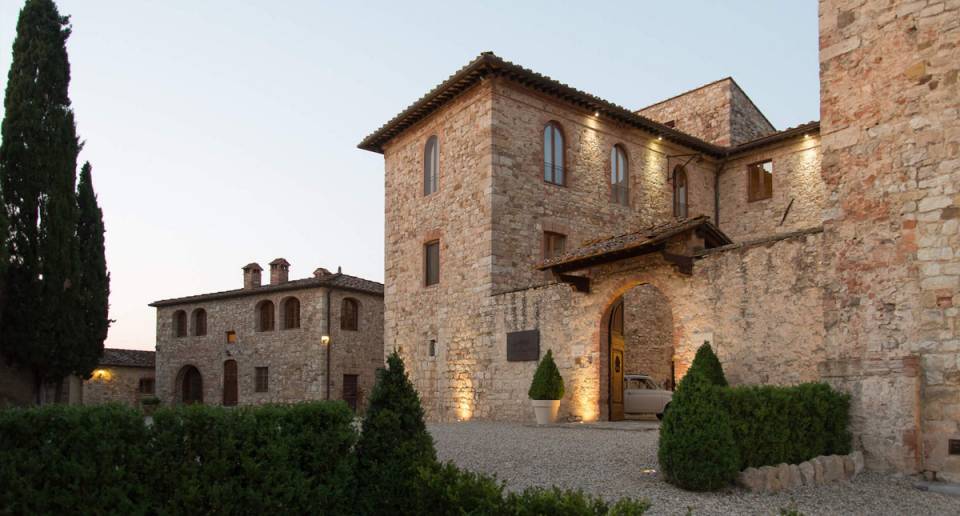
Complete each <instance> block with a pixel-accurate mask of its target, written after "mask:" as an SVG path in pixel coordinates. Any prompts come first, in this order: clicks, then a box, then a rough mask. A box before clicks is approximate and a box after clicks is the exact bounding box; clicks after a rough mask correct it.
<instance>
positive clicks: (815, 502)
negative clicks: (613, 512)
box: [428, 422, 960, 516]
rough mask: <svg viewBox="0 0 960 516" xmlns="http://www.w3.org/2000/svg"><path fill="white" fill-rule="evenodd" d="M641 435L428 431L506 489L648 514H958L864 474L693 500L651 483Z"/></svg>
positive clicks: (647, 434) (444, 450)
mask: <svg viewBox="0 0 960 516" xmlns="http://www.w3.org/2000/svg"><path fill="white" fill-rule="evenodd" d="M637 425H638V426H637V427H638V428H640V427H644V428H646V429H647V430H644V431H636V430H622V429H603V428H589V426H588V425H571V427H572V428H565V427H563V428H561V427H547V428H537V427H534V426H525V425H520V424H513V423H486V422H469V423H449V424H447V423H444V424H431V425H428V426H429V430H430V433H431V434H433V439H434V442H435V444H436V448H437V454H438V455H439V457H440V459H441V460H444V461H448V460H449V461H453V462H454V463H456V464H457V465H459V466H461V467H463V468H466V469H470V470H474V471H479V472H484V473H492V474H496V476H497V478H499V479H501V480H503V481H505V482H506V483H507V487H508V488H510V489H523V488H524V487H528V486H544V487H549V486H551V485H557V486H560V487H564V488H574V489H575V488H581V489H583V490H584V491H587V492H590V493H593V494H597V495H601V496H603V497H604V498H610V499H616V498H620V497H623V496H632V497H637V498H647V499H649V500H650V501H651V502H652V503H653V507H652V510H651V513H652V514H687V511H688V508H689V509H690V510H691V511H692V514H765V515H771V514H778V513H779V510H780V508H784V507H790V508H795V509H797V510H799V511H801V512H802V513H804V514H806V515H808V516H812V515H816V514H830V515H835V514H871V515H874V514H891V515H893V514H896V515H903V514H911V515H917V516H919V515H928V514H937V515H939V514H944V515H948V514H949V515H957V514H960V498H956V497H951V496H947V495H942V494H937V493H929V492H924V491H919V490H917V489H915V488H914V487H913V483H912V479H910V478H896V477H892V476H889V475H880V474H876V473H864V474H861V475H860V476H858V477H857V478H856V479H854V480H853V481H852V482H838V483H834V484H828V485H824V486H820V487H819V488H806V487H805V488H801V489H797V490H794V491H792V492H790V493H779V494H775V495H772V494H752V493H748V492H746V491H743V490H741V489H739V488H730V489H727V490H724V491H719V492H715V493H691V492H687V491H683V490H680V489H677V488H675V487H673V486H671V485H670V484H667V483H666V482H664V481H662V480H660V478H659V477H658V475H657V467H658V466H657V436H658V432H657V431H656V425H654V424H650V423H647V424H643V423H637Z"/></svg>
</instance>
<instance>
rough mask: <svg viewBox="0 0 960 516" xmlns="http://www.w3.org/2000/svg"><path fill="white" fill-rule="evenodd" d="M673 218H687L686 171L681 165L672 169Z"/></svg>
mask: <svg viewBox="0 0 960 516" xmlns="http://www.w3.org/2000/svg"><path fill="white" fill-rule="evenodd" d="M673 216H674V217H678V218H681V219H685V218H687V171H686V170H684V168H683V166H682V165H677V168H675V169H673Z"/></svg>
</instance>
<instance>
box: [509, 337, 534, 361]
mask: <svg viewBox="0 0 960 516" xmlns="http://www.w3.org/2000/svg"><path fill="white" fill-rule="evenodd" d="M537 360H540V330H526V331H513V332H510V333H508V334H507V362H528V361H537Z"/></svg>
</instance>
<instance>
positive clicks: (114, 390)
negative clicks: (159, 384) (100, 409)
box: [83, 366, 154, 406]
mask: <svg viewBox="0 0 960 516" xmlns="http://www.w3.org/2000/svg"><path fill="white" fill-rule="evenodd" d="M153 377H154V373H153V368H149V367H121V366H99V367H97V369H95V370H94V371H93V376H91V377H90V379H88V380H84V381H83V404H84V405H99V404H101V403H124V404H127V405H133V406H137V405H138V404H139V402H140V399H141V398H143V397H144V396H150V395H149V394H145V395H142V394H140V380H141V379H143V378H153Z"/></svg>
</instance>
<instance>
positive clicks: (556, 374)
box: [527, 349, 564, 400]
mask: <svg viewBox="0 0 960 516" xmlns="http://www.w3.org/2000/svg"><path fill="white" fill-rule="evenodd" d="M563 392H564V390H563V377H562V376H560V370H558V369H557V364H556V362H554V361H553V351H552V350H549V349H548V350H547V354H546V355H544V356H543V359H542V360H540V363H539V364H538V365H537V372H536V373H534V374H533V382H531V383H530V390H529V391H527V395H528V396H530V399H532V400H559V399H562V398H563Z"/></svg>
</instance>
